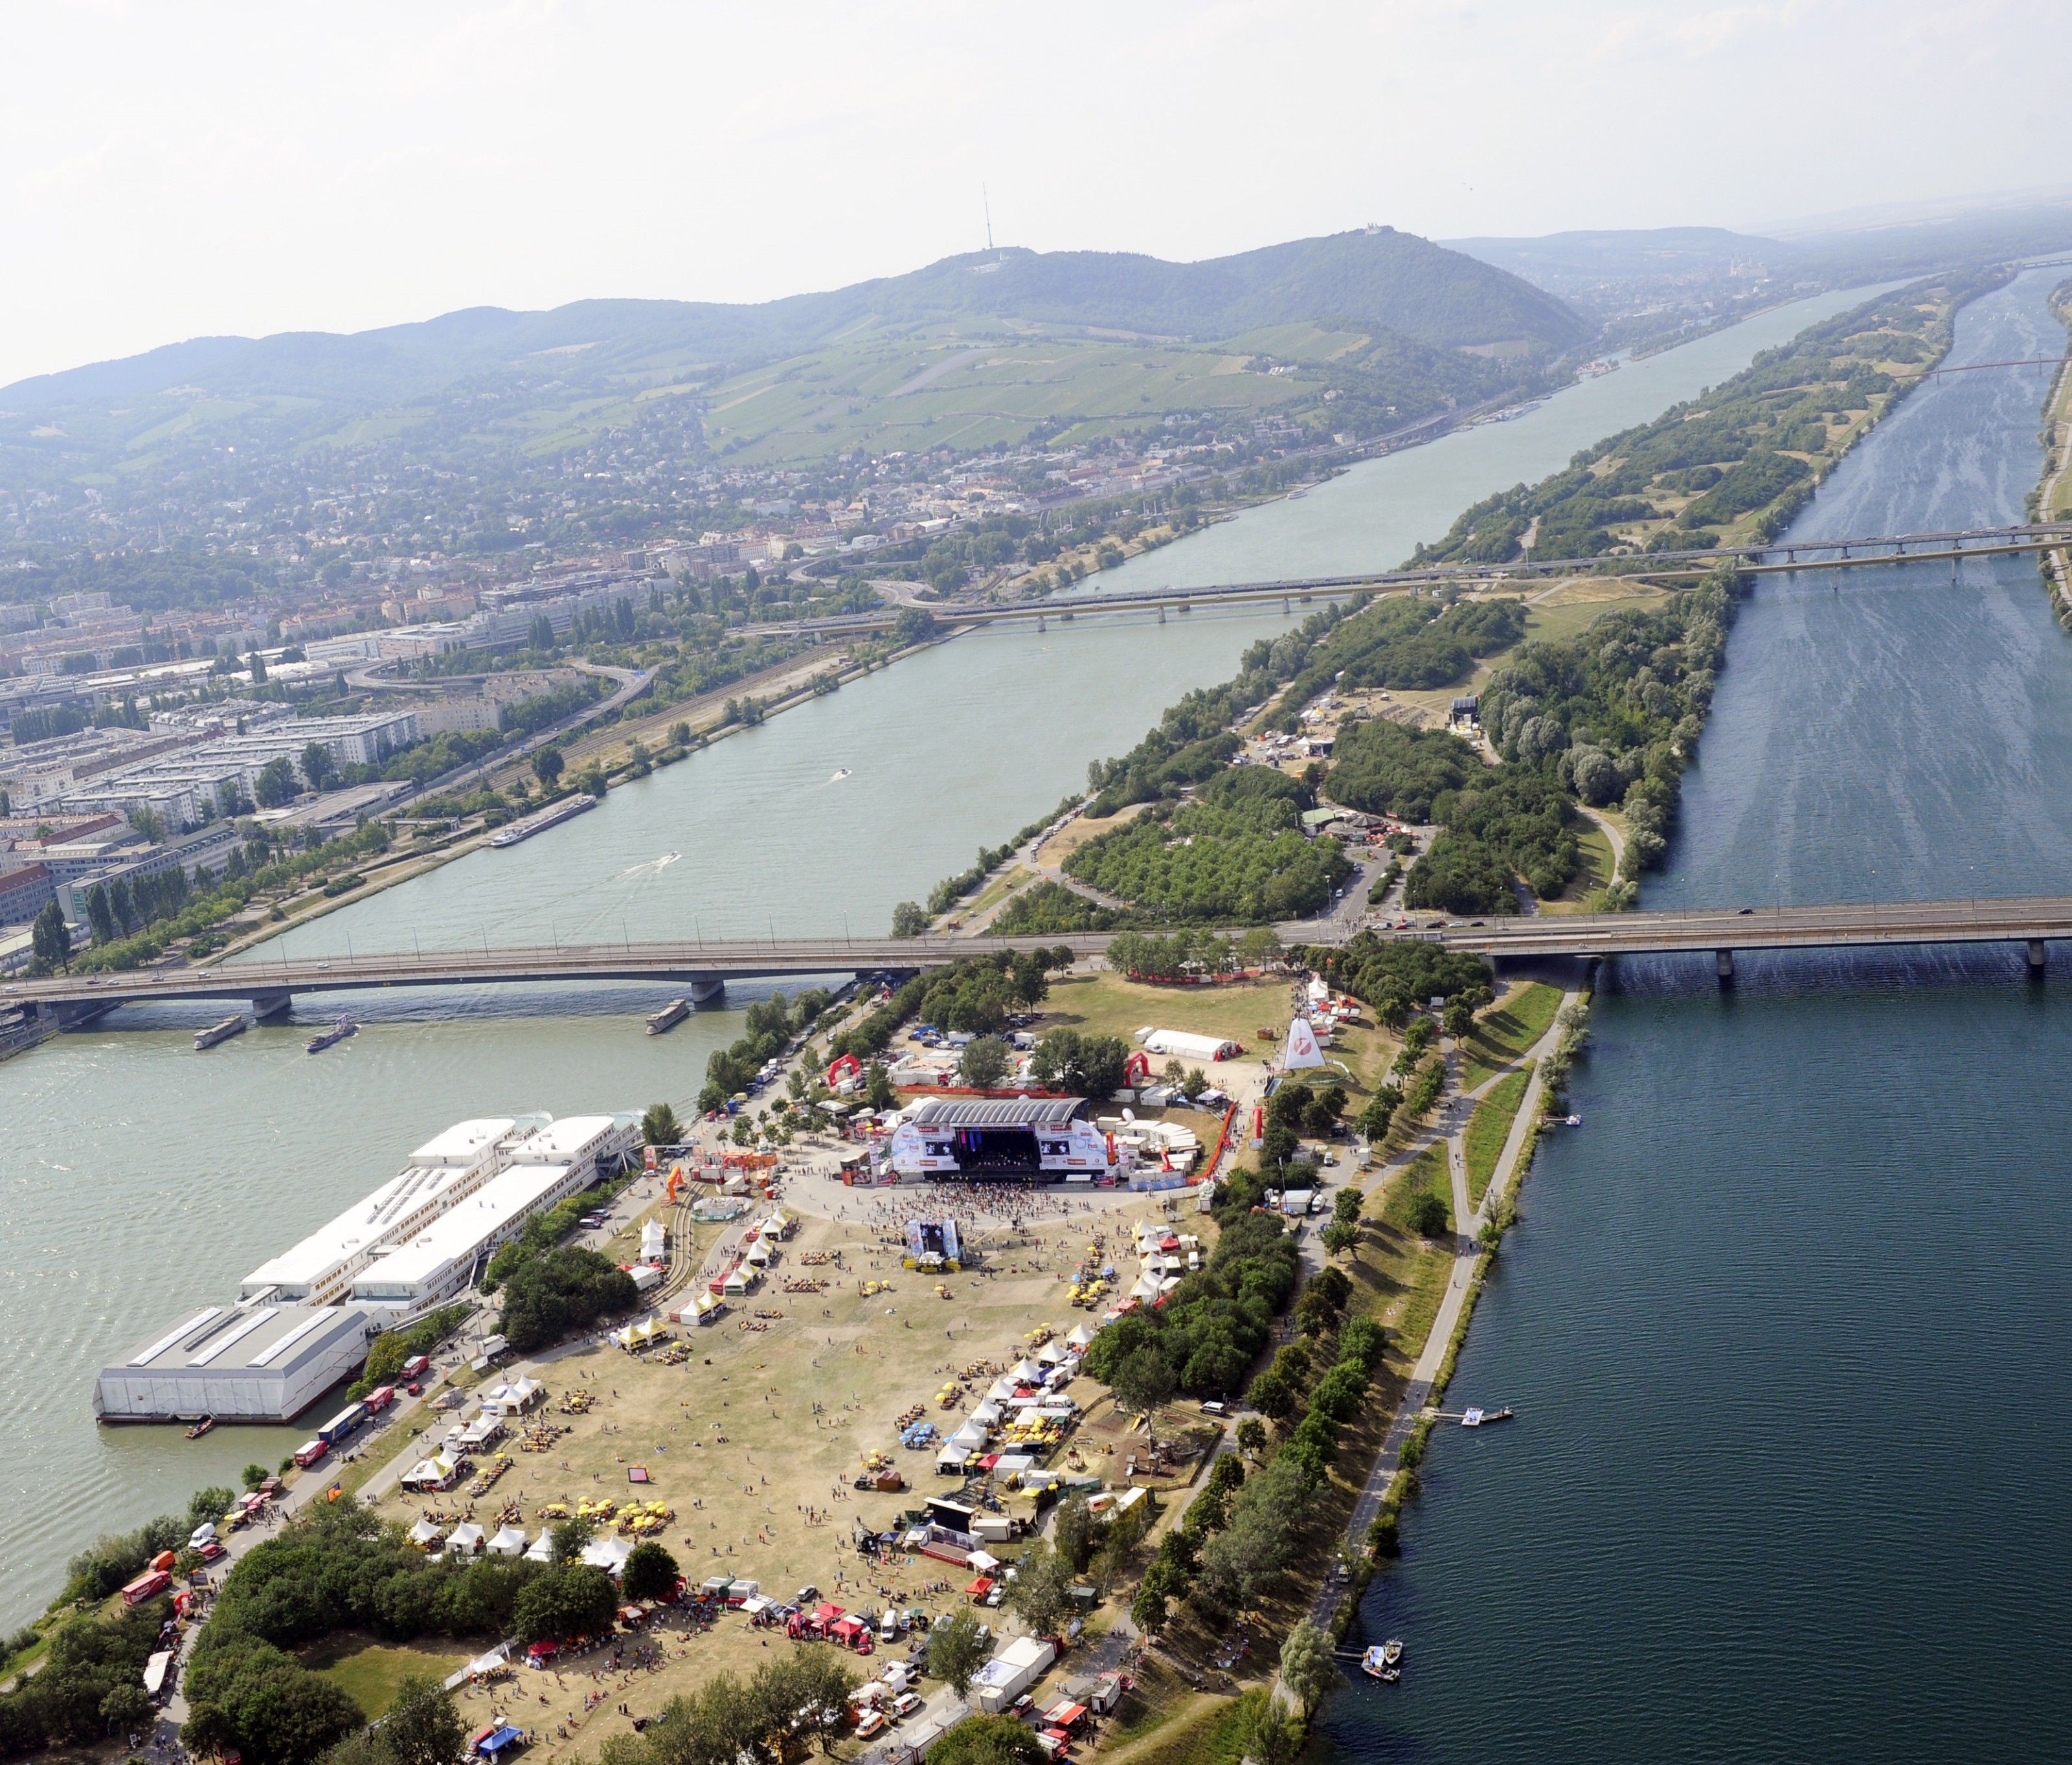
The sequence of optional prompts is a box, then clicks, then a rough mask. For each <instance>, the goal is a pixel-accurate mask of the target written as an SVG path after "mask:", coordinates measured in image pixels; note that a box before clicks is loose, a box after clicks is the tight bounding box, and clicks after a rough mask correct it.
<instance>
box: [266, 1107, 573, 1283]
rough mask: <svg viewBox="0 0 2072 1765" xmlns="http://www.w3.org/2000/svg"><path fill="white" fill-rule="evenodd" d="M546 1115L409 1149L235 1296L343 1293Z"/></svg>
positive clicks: (483, 1123)
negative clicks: (379, 1254)
mask: <svg viewBox="0 0 2072 1765" xmlns="http://www.w3.org/2000/svg"><path fill="white" fill-rule="evenodd" d="M574 1119H575V1120H577V1121H588V1120H594V1119H597V1118H595V1117H575V1118H574ZM602 1119H604V1120H606V1121H609V1120H611V1117H604V1118H602ZM544 1123H545V1117H526V1118H525V1119H524V1121H523V1122H522V1123H521V1122H520V1120H519V1119H517V1118H516V1117H511V1116H487V1117H479V1118H477V1119H475V1120H473V1121H460V1122H456V1123H455V1124H454V1125H453V1126H452V1127H450V1128H449V1129H446V1132H445V1133H442V1134H439V1135H438V1136H436V1137H435V1138H432V1139H430V1140H428V1141H426V1142H425V1144H424V1145H422V1146H419V1147H418V1148H417V1150H416V1151H415V1152H413V1153H412V1154H410V1162H409V1164H407V1165H406V1166H404V1168H403V1170H402V1173H401V1175H398V1176H396V1177H393V1178H391V1179H389V1181H388V1182H387V1183H384V1184H382V1186H381V1187H380V1188H378V1189H376V1191H374V1193H373V1194H372V1195H368V1196H366V1197H365V1198H364V1199H361V1200H360V1201H356V1202H355V1203H353V1204H352V1206H351V1207H350V1208H347V1209H346V1210H345V1212H343V1213H342V1214H340V1215H339V1216H338V1217H337V1218H336V1219H335V1220H331V1222H330V1223H329V1224H327V1225H323V1226H319V1228H317V1229H316V1230H315V1232H311V1233H310V1235H309V1236H307V1237H306V1238H305V1239H303V1240H302V1242H301V1243H299V1244H298V1245H294V1246H293V1247H292V1248H290V1249H287V1250H285V1251H283V1252H282V1253H281V1254H280V1255H279V1256H277V1257H273V1258H271V1259H270V1260H269V1261H265V1262H262V1263H261V1264H260V1265H259V1266H258V1267H257V1268H256V1269H253V1271H252V1273H250V1274H249V1275H247V1276H246V1277H245V1279H244V1282H242V1284H241V1285H240V1286H239V1288H238V1296H239V1298H243V1299H254V1298H260V1297H261V1296H264V1297H266V1298H273V1299H277V1300H293V1301H301V1302H307V1303H309V1304H310V1305H318V1306H327V1305H331V1304H332V1303H334V1302H336V1301H338V1300H340V1299H343V1298H345V1296H346V1294H347V1293H348V1292H349V1291H351V1290H352V1280H353V1277H354V1276H355V1275H356V1274H358V1273H360V1270H361V1269H364V1268H365V1267H366V1266H367V1264H368V1260H369V1259H370V1258H371V1257H372V1256H373V1254H374V1253H375V1251H376V1249H377V1248H379V1247H380V1246H381V1245H389V1244H397V1243H401V1242H403V1241H405V1240H408V1239H409V1238H410V1237H412V1236H414V1235H415V1234H417V1232H421V1231H422V1230H423V1229H424V1228H426V1226H428V1225H430V1224H431V1223H432V1222H433V1221H434V1220H437V1219H438V1217H439V1216H440V1215H442V1214H443V1213H445V1212H446V1211H447V1210H448V1209H449V1208H452V1207H454V1206H455V1205H456V1204H458V1203H459V1202H461V1201H463V1200H464V1199H466V1198H467V1196H469V1195H472V1194H474V1193H475V1191H476V1190H478V1189H479V1188H480V1187H482V1186H483V1183H487V1181H488V1180H489V1179H491V1177H493V1176H495V1175H496V1174H497V1173H498V1172H499V1171H500V1170H503V1169H504V1167H505V1166H506V1165H507V1164H508V1163H509V1162H510V1160H511V1158H512V1141H513V1138H514V1136H516V1137H518V1139H519V1143H520V1144H523V1143H524V1142H526V1141H528V1140H530V1139H532V1138H534V1137H535V1130H536V1129H537V1128H539V1127H540V1126H541V1125H543V1124H544ZM593 1168H594V1165H593Z"/></svg>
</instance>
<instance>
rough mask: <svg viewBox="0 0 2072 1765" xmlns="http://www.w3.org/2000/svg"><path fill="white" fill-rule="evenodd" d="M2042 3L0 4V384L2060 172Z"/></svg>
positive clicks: (1942, 192)
mask: <svg viewBox="0 0 2072 1765" xmlns="http://www.w3.org/2000/svg"><path fill="white" fill-rule="evenodd" d="M2065 18H2066V6H2065V0H1806V3H1795V0H1751V3H1740V4H1737V3H1712V0H1686V3H1683V4H1667V3H1654V0H1626V3H1623V4H1621V3H1617V0H1367V3H1366V4H1358V3H1354V4H1339V3H1331V0H1323V3H1313V4H1306V5H1297V4H1275V3H1271V0H1228V3H1223V4H1214V3H1211V4H1198V5H1182V4H1158V3H1145V0H1106V3H1104V4H1098V5H1085V4H1078V3H1075V0H1064V3H1062V4H1061V3H1058V0H1053V3H1051V4H1049V5H1045V6H1026V5H1025V6H976V5H965V6H952V5H948V4H940V5H931V4H906V5H900V6H872V5H869V4H857V3H853V0H845V3H839V4H836V3H816V4H800V5H788V6H787V5H783V4H781V3H771V0H759V3H755V4H747V5H744V4H742V3H740V0H726V3H712V4H702V3H691V4H681V3H680V4H674V5H662V4H656V5H649V4H641V3H637V0H619V3H615V4H609V5H606V4H578V3H572V0H564V3H556V0H503V3H497V4H492V3H479V4H470V3H451V4H440V3H438V0H409V3H407V4H393V5H392V4H385V3H382V0H347V3H346V4H343V5H332V6H309V5H300V4H290V5H275V4H260V3H257V0H254V3H250V4H242V5H230V4H212V3H207V0H150V3H125V0H71V3H65V0H44V3H41V4H31V3H27V0H21V3H10V4H8V5H6V6H5V7H4V8H0V67H4V68H6V87H5V91H6V98H5V101H4V103H0V241H4V250H0V265H4V266H5V269H4V274H0V385H5V384H6V382H8V381H12V380H14V379H16V378H18V377H19V376H23V375H25V374H29V373H34V372H42V371H44V370H47V369H50V368H60V367H66V366H70V365H72V364H76V363H78V362H82V361H87V360H97V359H101V358H103V357H106V356H117V355H123V354H127V353H129V352H134V351H136V350H140V349H144V348H150V347H151V346H152V345H154V344H161V343H165V342H169V341H171V340H174V339H179V338H182V337H187V336H191V335H200V334H205V333H210V332H226V331H240V332H248V333H257V332H263V331H278V330H284V329H291V328H302V327H317V328H325V329H336V330H353V329H358V328H361V327H366V326H370V325H379V324H386V323H394V322H396V321H399V320H405V319H418V318H424V317H428V316H430V315H433V314H435V313H438V312H442V311H447V310H450V309H451V308H454V307H463V306H469V305H475V304H483V303H494V304H497V305H503V306H512V307H545V306H552V305H554V304H557V303H558V302H562V301H566V300H573V299H577V298H582V297H584V296H587V295H597V294H640V295H660V296H672V297H679V298H702V299H720V300H755V299H762V298H767V297H768V296H771V295H775V294H787V293H794V292H797V291H799V290H804V289H808V288H819V287H828V286H836V285H838V284H840V283H842V282H851V281H855V280H857V279H859V278H862V277H865V276H871V275H878V274H889V273H894V272H897V271H899V270H902V269H911V268H913V267H915V266H916V265H920V264H922V263H924V262H927V261H929V260H931V259H932V258H935V257H941V256H943V255H946V254H948V253H952V252H956V251H965V250H971V249H976V248H977V247H978V246H980V245H983V244H984V243H985V232H984V223H983V220H982V217H981V214H980V186H981V184H982V183H983V184H985V185H986V186H988V187H989V188H990V191H991V195H992V202H993V228H994V233H995V237H997V239H998V240H999V241H1001V243H1004V244H1013V245H1029V246H1034V247H1036V248H1038V249H1057V248H1063V247H1075V246H1079V247H1095V248H1101V249H1130V250H1138V251H1148V252H1153V253H1157V254H1159V255H1161V256H1165V257H1182V258H1186V257H1211V256H1215V255H1216V254H1219V253H1223V252H1228V251H1233V250H1241V249H1244V248H1246V247H1248V246H1252V245H1264V244H1268V243H1270V242H1272V241H1276V240H1280V239H1285V238H1291V237H1300V236H1301V235H1305V234H1309V233H1319V232H1332V231H1337V230H1340V229H1342V228H1346V227H1350V226H1355V225H1358V224H1363V223H1364V222H1367V221H1369V220H1378V221H1384V222H1387V223H1389V224H1393V225H1395V226H1397V227H1401V228H1406V229H1408V230H1410V231H1412V232H1420V233H1424V234H1427V235H1430V236H1433V237H1458V236H1461V235H1465V234H1470V233H1539V232H1552V231H1556V230H1557V229H1560V228H1571V227H1605V226H1609V227H1636V226H1657V225H1666V224H1683V223H1693V222H1705V223H1713V224H1726V225H1743V226H1745V225H1751V224H1761V223H1763V222H1766V221H1772V220H1783V219H1788V218H1790V217H1791V216H1799V215H1804V214H1807V213H1808V212H1825V211H1831V210H1837V209H1844V208H1853V207H1856V206H1858V205H1860V204H1875V203H1886V202H1912V201H1918V200H1939V199H1942V198H1945V197H1950V196H1955V195H1962V194H1964V193H1967V192H1976V191H1998V190H2007V189H2012V188H2021V187H2033V186H2038V185H2044V184H2049V183H2062V182H2063V181H2064V180H2065V179H2066V162H2065V158H2064V155H2063V150H2062V140H2063V134H2062V113H2061V111H2060V109H2059V108H2058V102H2056V101H2060V100H2061V99H2062V88H2061V87H2060V86H2059V84H2058V80H2059V75H2058V68H2057V57H2056V53H2055V51H2056V50H2057V48H2058V39H2060V37H2061V36H2062V29H2063V26H2064V23H2065Z"/></svg>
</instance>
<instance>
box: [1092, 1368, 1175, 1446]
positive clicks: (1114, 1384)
mask: <svg viewBox="0 0 2072 1765" xmlns="http://www.w3.org/2000/svg"><path fill="white" fill-rule="evenodd" d="M1108 1389H1109V1390H1111V1391H1112V1392H1113V1393H1115V1401H1116V1405H1117V1407H1119V1408H1120V1409H1126V1410H1128V1412H1129V1413H1130V1414H1132V1415H1133V1416H1141V1417H1143V1418H1144V1432H1145V1438H1147V1439H1149V1438H1152V1437H1153V1435H1154V1434H1156V1432H1157V1426H1158V1406H1159V1405H1161V1404H1162V1403H1165V1401H1168V1400H1169V1399H1170V1397H1172V1395H1173V1391H1174V1377H1173V1364H1172V1363H1171V1362H1170V1361H1169V1360H1167V1359H1166V1358H1165V1356H1164V1355H1162V1354H1161V1353H1160V1352H1158V1351H1157V1349H1156V1348H1153V1347H1149V1346H1148V1345H1147V1346H1146V1347H1142V1348H1139V1349H1137V1350H1136V1351H1135V1352H1133V1353H1132V1354H1130V1355H1129V1356H1127V1357H1126V1358H1125V1359H1124V1360H1123V1361H1122V1363H1121V1364H1120V1365H1119V1366H1117V1367H1116V1369H1115V1376H1114V1377H1113V1378H1112V1379H1110V1380H1108Z"/></svg>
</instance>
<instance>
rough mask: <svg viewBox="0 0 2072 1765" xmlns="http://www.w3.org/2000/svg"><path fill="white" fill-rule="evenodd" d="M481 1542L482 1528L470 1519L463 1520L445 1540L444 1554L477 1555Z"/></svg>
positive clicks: (451, 1555)
mask: <svg viewBox="0 0 2072 1765" xmlns="http://www.w3.org/2000/svg"><path fill="white" fill-rule="evenodd" d="M482 1543H483V1535H482V1528H480V1527H479V1526H478V1525H476V1524H475V1522H474V1521H473V1520H463V1522H462V1523H461V1524H459V1525H458V1526H456V1527H454V1529H453V1533H452V1535H451V1536H450V1537H449V1538H448V1539H447V1540H446V1554H447V1555H448V1556H449V1557H475V1556H479V1555H480V1554H481V1551H482Z"/></svg>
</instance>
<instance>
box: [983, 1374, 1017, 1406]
mask: <svg viewBox="0 0 2072 1765" xmlns="http://www.w3.org/2000/svg"><path fill="white" fill-rule="evenodd" d="M1013 1395H1014V1381H1013V1380H1012V1379H996V1380H993V1389H992V1390H990V1391H989V1392H988V1393H986V1397H988V1399H989V1400H990V1401H992V1402H993V1403H997V1404H1004V1403H1005V1402H1006V1401H1007V1400H1008V1399H1009V1398H1010V1397H1013Z"/></svg>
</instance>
